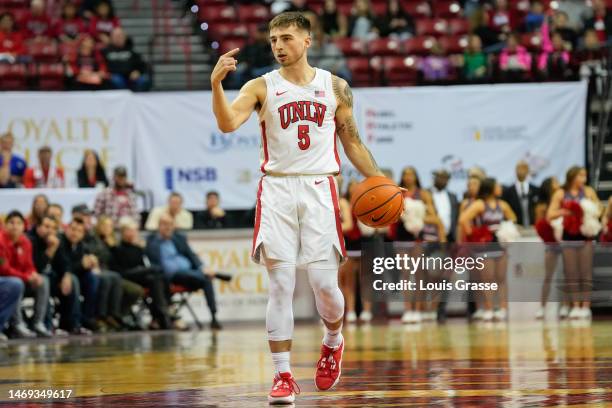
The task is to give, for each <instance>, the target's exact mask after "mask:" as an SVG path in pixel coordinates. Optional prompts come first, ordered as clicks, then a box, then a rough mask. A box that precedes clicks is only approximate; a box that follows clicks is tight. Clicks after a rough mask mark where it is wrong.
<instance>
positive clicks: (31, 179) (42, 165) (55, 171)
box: [23, 146, 65, 188]
mask: <svg viewBox="0 0 612 408" xmlns="http://www.w3.org/2000/svg"><path fill="white" fill-rule="evenodd" d="M52 157H53V152H52V151H51V148H50V147H49V146H43V147H41V148H40V149H38V163H39V165H38V166H31V167H28V169H27V170H26V172H25V174H24V176H23V185H24V187H26V188H64V185H65V182H64V169H63V168H61V167H55V166H54V165H53V164H52V162H51V158H52Z"/></svg>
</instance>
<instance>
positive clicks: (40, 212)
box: [26, 194, 49, 230]
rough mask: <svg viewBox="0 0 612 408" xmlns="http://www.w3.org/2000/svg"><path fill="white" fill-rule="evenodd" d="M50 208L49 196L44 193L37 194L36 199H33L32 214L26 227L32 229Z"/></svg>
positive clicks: (29, 215)
mask: <svg viewBox="0 0 612 408" xmlns="http://www.w3.org/2000/svg"><path fill="white" fill-rule="evenodd" d="M48 208H49V199H48V198H47V196H46V195H44V194H36V195H35V196H34V200H32V209H31V210H30V214H28V218H27V226H26V228H27V229H28V230H31V229H32V228H34V227H36V226H37V225H38V224H40V222H41V221H42V219H43V217H44V216H45V214H46V213H47V209H48Z"/></svg>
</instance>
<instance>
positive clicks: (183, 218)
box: [145, 205, 193, 231]
mask: <svg viewBox="0 0 612 408" xmlns="http://www.w3.org/2000/svg"><path fill="white" fill-rule="evenodd" d="M162 214H168V215H170V212H169V211H168V206H167V205H164V206H162V207H155V208H154V209H153V210H152V211H151V213H150V214H149V217H148V218H147V223H146V224H145V229H146V230H147V231H157V229H158V228H159V218H160V217H161V216H162ZM173 218H174V226H175V227H176V228H177V229H179V230H186V231H188V230H191V229H193V214H191V212H189V211H187V210H185V209H184V208H183V209H181V211H180V212H179V213H178V214H176V216H175V217H173Z"/></svg>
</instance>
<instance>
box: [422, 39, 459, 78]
mask: <svg viewBox="0 0 612 408" xmlns="http://www.w3.org/2000/svg"><path fill="white" fill-rule="evenodd" d="M419 70H420V71H421V74H422V75H423V80H424V81H425V82H429V83H432V82H444V81H447V80H448V79H449V78H450V75H451V74H452V70H453V67H452V66H451V62H450V59H449V58H447V57H446V55H445V54H444V48H442V45H441V44H440V43H439V42H437V41H434V43H433V45H432V47H431V50H430V54H429V55H427V56H425V57H423V58H422V59H421V60H420V61H419Z"/></svg>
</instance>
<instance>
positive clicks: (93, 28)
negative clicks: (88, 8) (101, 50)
mask: <svg viewBox="0 0 612 408" xmlns="http://www.w3.org/2000/svg"><path fill="white" fill-rule="evenodd" d="M120 25H121V24H120V23H119V19H118V18H117V17H115V13H114V12H113V9H112V8H111V6H110V3H109V2H108V1H104V0H102V1H99V2H98V4H97V5H96V10H95V14H94V15H93V16H92V17H91V20H90V24H89V32H90V33H91V35H93V36H94V38H95V39H96V41H97V42H101V43H102V44H105V45H108V44H109V43H110V35H111V32H112V31H113V30H114V29H115V28H117V27H120Z"/></svg>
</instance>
